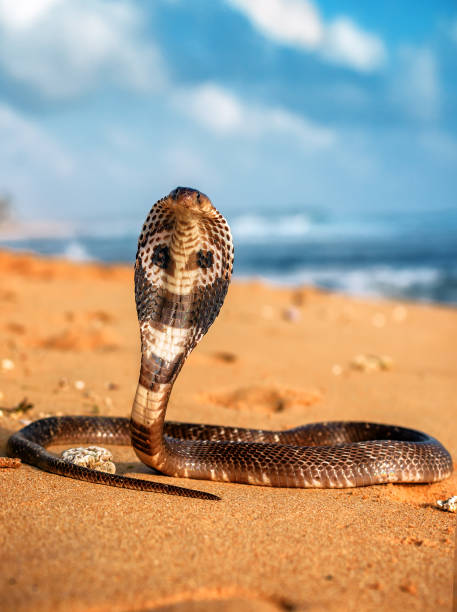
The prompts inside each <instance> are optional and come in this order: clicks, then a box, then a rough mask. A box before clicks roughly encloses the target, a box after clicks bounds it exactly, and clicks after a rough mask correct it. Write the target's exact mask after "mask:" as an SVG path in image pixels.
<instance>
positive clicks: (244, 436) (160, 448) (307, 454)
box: [7, 187, 452, 500]
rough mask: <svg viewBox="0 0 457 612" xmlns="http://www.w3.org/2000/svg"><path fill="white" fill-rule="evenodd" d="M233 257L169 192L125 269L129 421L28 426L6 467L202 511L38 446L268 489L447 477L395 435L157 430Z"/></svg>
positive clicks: (434, 451) (206, 204)
mask: <svg viewBox="0 0 457 612" xmlns="http://www.w3.org/2000/svg"><path fill="white" fill-rule="evenodd" d="M233 258H234V249H233V242H232V236H231V231H230V228H229V225H228V223H227V221H226V220H225V218H224V217H223V216H222V214H221V213H220V212H219V211H218V210H217V209H216V208H215V207H214V206H213V204H212V203H211V201H210V199H209V198H208V197H207V196H206V195H205V194H203V193H202V192H200V191H198V190H197V189H192V188H189V187H177V188H176V189H174V190H173V191H171V193H170V194H169V195H167V196H165V197H163V198H161V199H160V200H158V201H157V202H156V203H155V204H154V206H153V207H152V209H151V211H150V212H149V214H148V216H147V218H146V220H145V223H144V225H143V227H142V230H141V234H140V236H139V239H138V249H137V254H136V261H135V302H136V310H137V315H138V322H139V327H140V337H141V363H140V372H139V380H138V386H137V389H136V393H135V397H134V400H133V406H132V411H131V416H130V419H129V418H126V417H102V416H56V417H48V418H43V419H39V420H37V421H33V422H32V423H30V424H29V425H27V426H26V427H24V428H22V429H21V430H19V431H18V432H16V433H14V434H13V435H11V437H10V438H9V440H8V444H7V454H8V456H9V457H11V458H15V459H12V461H16V462H17V460H18V459H20V460H22V461H24V462H26V463H28V464H31V465H33V466H36V467H38V468H41V469H43V470H46V471H48V472H52V473H55V474H60V475H62V476H68V477H71V478H76V479H80V480H85V481H88V482H93V483H101V484H105V485H111V486H116V487H123V488H129V489H135V490H140V491H153V492H158V493H166V494H171V495H179V496H187V497H196V498H200V499H208V500H216V499H219V497H218V496H217V495H213V494H212V493H208V492H205V491H197V490H194V489H191V488H184V487H179V486H174V485H172V484H168V483H166V482H153V481H150V480H148V479H144V478H136V477H130V476H124V475H117V474H108V473H105V472H100V471H95V470H93V469H89V468H87V467H83V466H80V465H75V464H72V463H69V462H68V461H65V460H64V459H62V458H58V457H56V456H55V455H53V454H51V453H50V452H49V451H48V450H46V447H47V446H48V445H50V444H57V443H64V442H69V441H72V442H91V443H107V444H124V445H129V444H131V445H132V446H133V449H134V451H135V453H136V455H137V456H138V458H139V459H140V460H141V461H142V462H143V463H144V464H145V465H146V466H149V467H150V468H153V469H155V470H156V471H157V472H159V473H160V474H165V475H167V476H170V477H174V478H193V479H201V480H210V481H219V482H230V483H244V484H250V485H263V486H271V487H285V488H294V487H298V488H346V487H360V486H367V485H373V484H382V483H388V482H397V483H430V482H436V481H438V480H441V479H444V478H446V477H448V476H449V475H450V474H451V473H452V460H451V456H450V454H449V453H448V451H447V450H446V449H445V448H444V446H443V445H442V444H441V443H440V442H439V441H438V440H436V439H435V438H433V437H431V436H429V435H428V434H426V433H423V432H420V431H417V430H415V429H409V428H406V427H400V426H396V425H385V424H381V423H370V422H359V421H329V422H320V423H309V424H307V425H302V426H299V427H295V428H293V429H289V430H285V431H270V430H264V429H245V428H239V427H229V426H222V425H208V424H206V425H205V424H199V423H181V422H175V421H165V414H166V410H167V405H168V400H169V397H170V394H171V391H172V388H173V385H174V383H175V381H176V378H177V376H178V375H179V372H180V371H181V368H182V367H183V365H184V363H185V361H186V359H187V357H188V356H189V354H190V353H191V351H192V350H193V349H194V348H195V346H196V345H197V344H198V342H199V341H200V340H201V339H202V338H203V336H204V335H205V333H206V332H207V331H208V329H209V328H210V326H211V325H212V323H213V322H214V320H215V319H216V317H217V315H218V314H219V311H220V309H221V307H222V304H223V302H224V299H225V296H226V293H227V290H228V287H229V283H230V279H231V275H232V268H233ZM208 374H209V375H210V372H209V373H208Z"/></svg>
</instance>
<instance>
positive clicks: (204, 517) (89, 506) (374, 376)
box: [0, 253, 457, 612]
mask: <svg viewBox="0 0 457 612" xmlns="http://www.w3.org/2000/svg"><path fill="white" fill-rule="evenodd" d="M0 279H1V281H0V330H1V332H2V333H1V336H0V338H1V339H0V406H3V407H13V406H15V405H17V404H18V403H19V402H20V401H22V400H23V399H24V398H27V400H28V402H29V403H31V404H33V407H32V408H31V409H30V410H29V411H27V412H23V413H18V414H14V413H8V412H6V411H3V412H2V413H1V416H0V455H2V454H4V453H5V445H6V440H7V438H8V436H9V435H10V434H11V433H12V432H13V431H15V430H16V429H18V428H20V427H21V426H23V424H24V423H25V422H27V421H28V420H30V419H31V420H33V419H36V418H39V417H40V416H45V415H54V414H106V415H124V416H127V415H128V414H129V411H130V405H131V402H132V398H133V394H134V391H135V388H136V382H137V376H138V363H139V334H138V328H137V320H136V313H135V305H134V298H133V279H132V271H131V269H129V268H127V267H112V268H105V267H102V266H98V265H91V264H84V265H83V264H81V265H76V264H70V263H67V262H63V261H52V260H46V259H39V258H34V257H31V256H23V255H12V254H8V253H0ZM456 347H457V312H456V311H455V310H454V309H451V308H444V307H438V306H430V305H412V304H406V303H403V304H400V303H396V302H389V301H368V300H361V299H353V298H349V297H345V296H342V295H335V294H330V293H325V292H319V291H317V290H314V289H309V288H303V289H300V290H291V289H275V288H272V287H268V286H265V285H262V284H260V283H240V282H235V283H233V284H232V286H231V288H230V290H229V294H228V297H227V300H226V304H225V306H224V308H223V309H222V312H221V315H220V317H219V318H218V320H217V321H216V323H215V324H214V326H213V327H212V328H211V330H210V331H209V332H208V334H207V336H206V337H205V338H204V339H203V341H202V342H201V344H200V345H199V346H198V348H197V349H196V350H195V352H194V353H193V354H192V355H191V357H190V358H189V360H188V363H187V364H186V365H185V367H184V369H183V371H182V373H181V374H180V376H179V377H178V380H177V383H176V385H175V390H174V392H173V395H172V398H171V402H170V407H169V411H168V417H169V418H171V419H176V420H187V421H195V422H207V423H221V424H230V425H237V426H248V427H264V428H271V429H282V428H287V427H292V426H295V425H298V424H301V423H306V422H310V421H319V420H332V419H356V420H374V421H382V422H391V423H397V424H400V425H404V426H407V427H415V428H418V429H421V430H425V431H427V432H428V433H430V434H432V435H434V436H436V437H438V438H439V439H440V440H441V441H442V442H443V444H444V445H445V446H446V447H447V448H448V449H449V451H450V452H451V454H452V456H453V457H454V458H456V457H457V419H456V399H455V398H456V380H457V358H456V353H457V349H456ZM367 355H374V356H376V357H375V358H369V357H367ZM21 421H22V422H21ZM56 450H61V448H59V449H56ZM112 450H114V455H115V460H116V462H118V465H119V470H118V471H119V473H125V472H128V473H132V474H137V475H140V476H141V477H144V478H150V479H155V480H157V481H159V480H162V481H164V482H172V483H175V484H179V485H182V486H188V487H192V488H195V489H201V490H205V491H209V492H211V493H216V494H217V495H219V496H220V497H221V498H222V500H221V501H220V502H207V501H201V500H193V499H187V498H176V497H171V496H165V495H157V494H151V493H143V492H136V491H127V490H122V489H115V488H110V487H104V486H100V485H94V484H89V483H84V482H78V481H75V480H71V479H68V478H63V477H60V476H56V475H52V474H47V473H44V472H42V471H40V470H38V469H36V468H33V467H30V466H27V465H23V466H22V467H21V468H19V469H15V470H13V469H10V470H8V469H3V470H0V492H1V493H0V495H1V504H0V526H1V531H0V602H1V604H0V607H1V609H2V610H3V611H4V612H9V611H13V610H14V611H27V612H30V611H32V612H35V611H40V612H41V611H49V610H53V611H64V610H65V611H66V612H68V611H70V612H72V611H75V612H79V611H83V610H91V611H92V610H94V611H95V610H97V611H123V612H127V611H146V610H167V611H168V610H169V611H180V612H181V611H188V610H204V611H209V610H223V611H235V610H236V611H238V610H241V611H246V610H260V611H266V612H267V611H276V610H345V611H346V610H380V609H382V610H384V609H390V610H400V609H403V608H405V607H407V608H408V609H410V610H449V609H450V608H451V602H452V585H453V577H454V576H455V565H454V551H455V522H456V517H455V515H453V514H450V513H446V512H443V511H440V510H439V509H437V508H436V506H435V501H436V500H437V499H445V498H446V497H450V496H451V495H455V494H457V477H456V476H455V475H454V476H453V477H451V478H450V479H448V480H446V481H444V482H441V483H437V484H433V485H393V484H390V485H381V486H373V487H366V488H361V489H345V490H293V489H272V488H267V487H256V486H246V485H237V484H224V483H212V482H206V481H192V480H184V479H171V478H168V477H165V476H156V475H153V474H151V472H149V471H148V470H147V469H146V468H145V467H143V466H142V465H141V464H140V463H139V462H138V460H137V459H136V456H135V454H134V453H133V451H132V450H131V449H130V448H120V447H114V448H113V449H112Z"/></svg>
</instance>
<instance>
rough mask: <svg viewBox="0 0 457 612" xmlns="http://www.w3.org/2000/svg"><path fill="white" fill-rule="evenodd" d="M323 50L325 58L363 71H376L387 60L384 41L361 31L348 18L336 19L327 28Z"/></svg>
mask: <svg viewBox="0 0 457 612" xmlns="http://www.w3.org/2000/svg"><path fill="white" fill-rule="evenodd" d="M321 48H322V54H323V56H324V57H327V58H328V59H330V60H332V61H334V62H335V63H337V64H342V65H345V66H351V67H352V68H356V69H358V70H361V71H367V72H368V71H371V70H375V69H376V68H378V67H379V66H381V65H382V64H383V63H384V60H385V49H384V45H383V43H382V41H381V40H380V39H379V38H378V37H377V36H374V35H373V34H369V33H367V32H364V31H363V30H360V29H359V28H358V27H357V26H356V25H355V23H354V22H353V21H351V20H350V19H347V18H346V17H341V18H339V19H335V21H333V22H332V23H330V24H329V25H328V26H327V28H326V29H325V35H324V40H323V43H322V46H321Z"/></svg>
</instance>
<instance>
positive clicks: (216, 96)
mask: <svg viewBox="0 0 457 612" xmlns="http://www.w3.org/2000/svg"><path fill="white" fill-rule="evenodd" d="M174 103H175V106H176V107H178V108H179V109H180V110H181V111H182V112H184V113H185V114H187V115H189V116H190V117H191V118H192V119H194V120H195V121H197V122H198V123H200V124H201V125H203V126H204V127H206V128H207V129H209V130H211V131H212V132H216V133H219V134H237V135H240V134H241V135H247V136H251V137H252V136H263V135H266V134H279V135H281V134H283V135H287V136H289V137H291V138H293V139H295V140H296V141H298V142H299V143H300V144H301V145H302V146H304V147H305V148H311V149H316V148H326V147H329V146H331V145H332V144H333V142H334V140H335V134H334V133H333V132H332V130H330V129H328V128H326V127H323V126H320V125H318V124H316V123H313V122H311V121H308V120H306V119H304V118H303V117H301V116H299V115H296V114H294V113H291V112H289V111H286V110H284V109H282V108H273V107H266V106H251V105H249V104H246V103H245V102H243V101H242V100H240V98H238V97H237V96H235V95H234V94H233V93H231V92H229V91H227V90H226V89H224V88H222V87H220V86H218V85H215V84H212V83H207V84H205V85H201V86H199V87H195V88H193V89H188V90H184V91H182V90H181V91H179V92H177V93H176V94H175V95H174Z"/></svg>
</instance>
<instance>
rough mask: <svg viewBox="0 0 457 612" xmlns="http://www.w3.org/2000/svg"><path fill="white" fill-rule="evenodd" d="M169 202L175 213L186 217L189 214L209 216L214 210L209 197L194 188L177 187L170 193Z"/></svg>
mask: <svg viewBox="0 0 457 612" xmlns="http://www.w3.org/2000/svg"><path fill="white" fill-rule="evenodd" d="M168 201H169V204H170V208H172V209H173V210H174V212H176V213H177V214H179V213H181V214H183V215H184V216H187V215H189V214H197V215H202V216H207V215H208V214H209V213H211V212H212V210H213V206H212V204H211V200H210V199H209V198H208V196H206V195H205V194H204V193H202V192H201V191H198V189H193V188H192V187H176V189H173V191H171V192H170V194H169V196H168Z"/></svg>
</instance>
